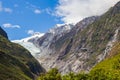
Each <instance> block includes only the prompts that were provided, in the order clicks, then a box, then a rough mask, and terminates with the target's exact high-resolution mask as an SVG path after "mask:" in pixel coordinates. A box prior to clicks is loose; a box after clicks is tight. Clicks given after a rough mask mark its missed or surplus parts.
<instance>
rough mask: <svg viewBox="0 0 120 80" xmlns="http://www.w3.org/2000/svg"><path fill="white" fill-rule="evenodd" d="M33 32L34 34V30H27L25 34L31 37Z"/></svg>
mask: <svg viewBox="0 0 120 80" xmlns="http://www.w3.org/2000/svg"><path fill="white" fill-rule="evenodd" d="M34 33H35V32H34V30H28V31H27V34H30V35H33V34H34Z"/></svg>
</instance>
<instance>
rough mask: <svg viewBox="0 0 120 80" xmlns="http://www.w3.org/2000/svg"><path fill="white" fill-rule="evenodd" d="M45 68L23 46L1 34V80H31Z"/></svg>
mask: <svg viewBox="0 0 120 80" xmlns="http://www.w3.org/2000/svg"><path fill="white" fill-rule="evenodd" d="M41 72H44V69H43V68H42V67H41V66H40V65H39V63H38V62H37V61H36V60H35V59H34V57H33V56H32V55H31V54H30V53H29V52H28V51H27V50H26V49H24V48H23V47H22V46H20V45H18V44H15V43H11V42H10V41H9V40H7V39H6V38H5V37H3V36H1V35H0V80H31V79H34V78H35V77H36V76H37V75H39V74H40V73H41Z"/></svg>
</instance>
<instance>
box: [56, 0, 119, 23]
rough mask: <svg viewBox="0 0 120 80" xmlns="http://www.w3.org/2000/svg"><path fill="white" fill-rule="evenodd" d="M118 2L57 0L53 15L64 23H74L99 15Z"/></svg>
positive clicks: (107, 0)
mask: <svg viewBox="0 0 120 80" xmlns="http://www.w3.org/2000/svg"><path fill="white" fill-rule="evenodd" d="M118 1H120V0H59V4H58V5H57V7H56V11H55V14H56V16H58V17H62V21H64V22H65V23H76V22H78V21H80V20H82V19H83V18H85V17H89V16H95V15H101V14H103V13H105V12H106V11H107V10H108V9H109V8H110V7H112V6H113V5H115V3H117V2H118Z"/></svg>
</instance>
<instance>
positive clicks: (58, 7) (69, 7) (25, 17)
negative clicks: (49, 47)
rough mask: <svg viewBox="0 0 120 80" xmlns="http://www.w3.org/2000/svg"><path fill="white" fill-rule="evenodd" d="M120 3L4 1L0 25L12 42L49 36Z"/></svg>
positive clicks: (104, 0)
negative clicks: (60, 26) (50, 31)
mask: <svg viewBox="0 0 120 80" xmlns="http://www.w3.org/2000/svg"><path fill="white" fill-rule="evenodd" d="M118 1H120V0H0V25H1V26H2V28H4V30H5V31H6V32H7V33H8V36H9V39H10V40H15V39H21V38H24V37H28V36H30V35H31V34H33V33H34V32H41V33H45V32H47V31H48V29H50V28H51V27H54V26H55V25H56V24H62V23H77V22H78V21H80V20H82V19H83V18H85V17H89V16H93V15H102V14H103V13H105V12H106V11H107V10H108V9H109V8H110V7H112V6H113V5H115V4H116V3H117V2H118Z"/></svg>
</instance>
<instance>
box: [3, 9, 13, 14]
mask: <svg viewBox="0 0 120 80" xmlns="http://www.w3.org/2000/svg"><path fill="white" fill-rule="evenodd" d="M4 11H5V12H8V13H12V9H10V8H4Z"/></svg>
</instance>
